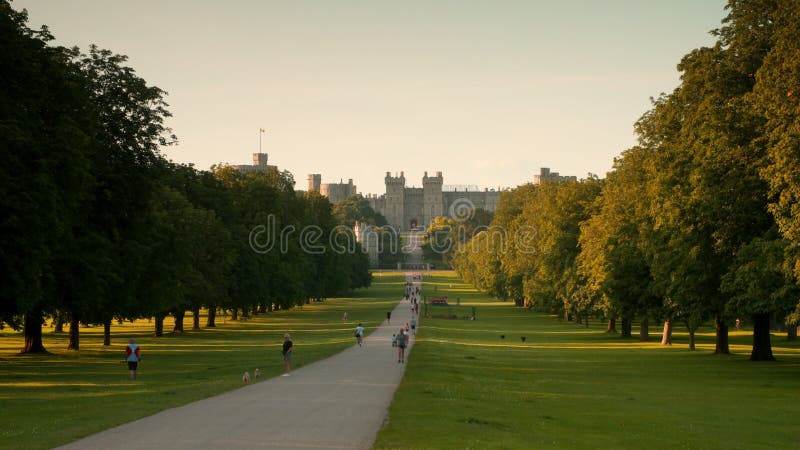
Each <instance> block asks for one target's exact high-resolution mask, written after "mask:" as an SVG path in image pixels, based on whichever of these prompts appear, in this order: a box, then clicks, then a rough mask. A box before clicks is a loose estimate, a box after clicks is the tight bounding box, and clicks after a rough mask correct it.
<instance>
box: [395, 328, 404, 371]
mask: <svg viewBox="0 0 800 450" xmlns="http://www.w3.org/2000/svg"><path fill="white" fill-rule="evenodd" d="M404 333H405V330H404V329H403V328H400V334H398V335H397V362H398V363H403V362H405V358H406V336H405V334H404Z"/></svg>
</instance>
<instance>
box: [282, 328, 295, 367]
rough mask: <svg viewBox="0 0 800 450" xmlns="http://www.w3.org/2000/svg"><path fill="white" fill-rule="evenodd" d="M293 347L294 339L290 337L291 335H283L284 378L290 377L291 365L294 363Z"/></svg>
mask: <svg viewBox="0 0 800 450" xmlns="http://www.w3.org/2000/svg"><path fill="white" fill-rule="evenodd" d="M292 347H294V344H293V343H292V338H291V337H289V333H286V334H284V335H283V350H282V353H283V375H282V376H284V377H288V376H289V369H290V367H289V366H290V363H291V362H292Z"/></svg>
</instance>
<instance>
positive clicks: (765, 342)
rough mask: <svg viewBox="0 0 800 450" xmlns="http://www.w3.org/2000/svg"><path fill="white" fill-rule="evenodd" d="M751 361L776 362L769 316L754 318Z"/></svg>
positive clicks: (762, 315) (758, 315) (755, 316)
mask: <svg viewBox="0 0 800 450" xmlns="http://www.w3.org/2000/svg"><path fill="white" fill-rule="evenodd" d="M750 361H775V357H774V356H772V343H771V342H770V334H769V314H756V315H754V316H753V352H752V353H750Z"/></svg>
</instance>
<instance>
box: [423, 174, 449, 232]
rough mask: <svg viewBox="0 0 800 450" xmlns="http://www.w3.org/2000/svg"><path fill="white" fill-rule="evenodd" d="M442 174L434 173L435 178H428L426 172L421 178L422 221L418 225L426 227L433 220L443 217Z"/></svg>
mask: <svg viewBox="0 0 800 450" xmlns="http://www.w3.org/2000/svg"><path fill="white" fill-rule="evenodd" d="M443 181H444V179H443V178H442V172H436V176H435V177H429V176H428V172H425V175H424V176H423V177H422V195H423V206H422V221H421V222H420V225H421V226H423V227H426V226H428V224H429V223H431V222H433V219H434V218H436V217H438V216H442V215H444V214H443V213H444V201H443V200H444V197H443V196H442V183H443Z"/></svg>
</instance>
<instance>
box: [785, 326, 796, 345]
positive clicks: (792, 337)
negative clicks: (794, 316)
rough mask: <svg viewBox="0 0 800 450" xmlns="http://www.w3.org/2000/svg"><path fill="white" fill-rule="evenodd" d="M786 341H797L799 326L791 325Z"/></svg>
mask: <svg viewBox="0 0 800 450" xmlns="http://www.w3.org/2000/svg"><path fill="white" fill-rule="evenodd" d="M786 339H787V340H790V341H794V340H796V339H797V324H792V325H789V329H788V330H787V331H786Z"/></svg>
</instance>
